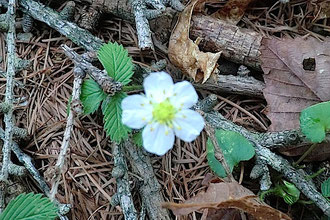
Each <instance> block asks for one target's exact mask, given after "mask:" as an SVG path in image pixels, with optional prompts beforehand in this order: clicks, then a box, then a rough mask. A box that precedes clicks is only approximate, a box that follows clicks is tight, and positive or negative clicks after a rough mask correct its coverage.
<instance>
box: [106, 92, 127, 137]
mask: <svg viewBox="0 0 330 220" xmlns="http://www.w3.org/2000/svg"><path fill="white" fill-rule="evenodd" d="M126 96H127V94H126V93H124V92H120V93H117V94H116V95H114V96H112V97H108V98H107V99H106V100H105V101H104V102H103V103H102V112H103V115H104V117H103V120H104V130H105V131H106V133H107V135H108V136H110V139H111V140H113V141H116V142H120V141H121V140H122V139H125V138H127V137H128V132H129V131H130V130H131V129H129V128H128V127H127V126H125V125H123V123H122V122H121V114H122V109H121V101H122V100H123V98H125V97H126Z"/></svg>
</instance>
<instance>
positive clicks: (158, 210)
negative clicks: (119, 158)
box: [124, 140, 171, 220]
mask: <svg viewBox="0 0 330 220" xmlns="http://www.w3.org/2000/svg"><path fill="white" fill-rule="evenodd" d="M124 149H125V151H126V154H127V158H128V161H129V163H130V164H131V167H132V170H133V172H134V173H135V174H137V175H138V176H140V177H141V178H142V184H141V186H140V187H139V192H140V195H141V197H142V201H143V203H144V204H145V206H146V209H147V213H148V215H149V218H150V219H157V220H170V219H171V218H170V216H169V213H168V211H167V210H166V209H164V208H162V206H161V204H162V203H163V202H165V200H164V198H163V195H162V194H161V187H160V185H159V183H158V181H157V178H156V176H155V174H154V170H153V168H152V165H151V161H150V158H149V156H147V155H145V152H143V150H142V148H140V147H136V146H135V145H134V144H133V143H132V142H131V141H130V140H127V141H126V142H125V143H124Z"/></svg>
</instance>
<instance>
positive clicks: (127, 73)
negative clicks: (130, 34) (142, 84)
mask: <svg viewBox="0 0 330 220" xmlns="http://www.w3.org/2000/svg"><path fill="white" fill-rule="evenodd" d="M97 56H98V58H99V60H100V61H101V63H102V65H103V67H104V68H105V70H106V71H107V73H108V75H109V76H110V77H112V78H113V79H114V80H115V81H118V82H121V83H122V84H123V85H127V84H128V83H129V82H130V81H131V80H130V79H131V77H132V75H133V63H132V59H131V58H130V57H129V56H128V51H127V50H126V49H124V47H123V46H122V45H119V44H118V43H117V42H115V43H111V42H109V43H108V44H104V45H103V46H102V47H101V48H100V50H99V51H98V54H97Z"/></svg>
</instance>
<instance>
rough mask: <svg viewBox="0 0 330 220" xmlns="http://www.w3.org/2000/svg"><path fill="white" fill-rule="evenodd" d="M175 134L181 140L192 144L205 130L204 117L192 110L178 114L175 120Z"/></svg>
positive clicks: (185, 110)
mask: <svg viewBox="0 0 330 220" xmlns="http://www.w3.org/2000/svg"><path fill="white" fill-rule="evenodd" d="M173 124H174V132H175V135H176V136H178V137H179V138H180V139H181V140H183V141H186V142H191V141H193V140H195V139H196V137H197V136H198V135H199V134H200V133H201V131H202V130H203V128H204V119H203V117H202V116H201V115H200V114H199V113H197V112H195V111H193V110H190V109H184V110H182V111H180V112H178V113H177V115H176V117H175V119H174V123H173Z"/></svg>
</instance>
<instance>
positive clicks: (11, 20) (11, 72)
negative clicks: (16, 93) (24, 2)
mask: <svg viewBox="0 0 330 220" xmlns="http://www.w3.org/2000/svg"><path fill="white" fill-rule="evenodd" d="M15 7H16V1H15V0H9V2H8V10H7V16H8V17H7V22H8V34H7V54H8V58H7V74H6V75H7V82H6V94H5V102H6V103H7V104H8V105H9V106H12V105H13V85H14V83H13V81H14V80H13V79H14V76H15V56H16V53H15V52H16V48H15V36H16V34H15V17H16V16H15V15H16V14H15V13H16V8H15ZM4 121H5V127H6V130H5V138H4V144H3V147H2V154H3V159H2V168H1V174H0V212H2V210H3V209H4V207H5V198H4V197H5V190H6V185H7V180H8V168H9V164H10V163H11V162H10V152H11V145H12V136H13V108H10V109H9V110H8V111H7V112H6V113H5V117H4Z"/></svg>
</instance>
